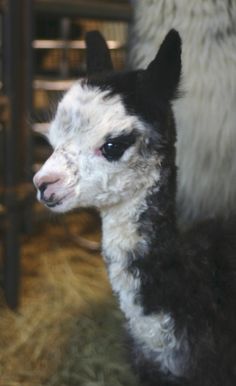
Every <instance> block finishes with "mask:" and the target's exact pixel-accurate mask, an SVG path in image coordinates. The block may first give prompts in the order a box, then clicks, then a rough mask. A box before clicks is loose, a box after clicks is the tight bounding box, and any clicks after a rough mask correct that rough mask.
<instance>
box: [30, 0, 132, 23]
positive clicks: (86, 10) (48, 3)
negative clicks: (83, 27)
mask: <svg viewBox="0 0 236 386" xmlns="http://www.w3.org/2000/svg"><path fill="white" fill-rule="evenodd" d="M35 10H36V12H38V13H45V14H47V15H48V14H49V13H53V14H54V15H60V16H63V17H65V16H72V17H75V16H79V17H86V18H91V19H103V20H104V19H106V20H108V19H109V20H120V21H122V20H123V21H130V20H131V14H132V12H131V6H130V5H129V3H128V1H127V2H124V1H122V2H119V1H116V2H111V1H104V0H101V1H95V0H92V1H88V0H87V1H86V0H76V1H75V0H36V1H35Z"/></svg>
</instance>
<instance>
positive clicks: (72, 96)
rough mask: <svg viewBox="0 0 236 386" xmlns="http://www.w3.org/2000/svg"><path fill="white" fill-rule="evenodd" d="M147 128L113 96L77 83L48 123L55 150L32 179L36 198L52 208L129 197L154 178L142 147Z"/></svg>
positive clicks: (152, 159)
mask: <svg viewBox="0 0 236 386" xmlns="http://www.w3.org/2000/svg"><path fill="white" fill-rule="evenodd" d="M148 132H149V130H148V128H147V125H146V124H144V123H143V122H142V121H141V120H140V119H139V118H138V117H137V116H136V115H131V114H129V113H128V112H127V111H126V109H125V106H124V104H123V102H122V100H121V98H120V97H119V96H118V95H108V91H102V90H101V89H99V88H98V87H92V86H89V85H88V84H86V82H84V81H80V82H77V83H76V84H75V85H74V86H73V87H72V88H71V89H70V90H69V91H68V92H67V94H66V95H65V96H64V98H63V99H62V101H61V102H60V104H59V106H58V109H57V113H56V116H55V119H54V121H53V122H52V123H51V126H50V129H49V133H48V138H49V141H50V143H51V145H52V147H53V149H54V151H53V153H52V155H51V157H50V158H49V159H48V160H47V161H46V162H45V164H44V165H43V166H42V168H41V169H40V170H39V172H38V173H37V174H36V175H35V177H34V184H35V186H36V188H37V190H38V195H37V196H38V199H39V200H40V201H42V203H44V204H45V205H46V206H47V207H49V208H50V209H51V210H52V211H54V212H65V211H68V210H70V209H73V208H75V207H87V206H95V207H97V208H98V209H102V208H103V207H109V206H111V205H115V204H118V203H120V202H121V201H124V200H129V199H131V198H132V196H133V195H135V194H136V193H138V191H139V190H140V189H142V188H143V187H144V186H145V185H147V184H148V185H150V181H151V180H153V179H156V178H158V171H157V170H156V168H155V164H156V157H155V156H153V157H152V156H151V155H150V154H149V155H148V157H147V154H146V155H144V151H141V150H143V149H144V147H145V146H147V144H148V141H149V139H148V136H147V133H148ZM147 180H150V181H147Z"/></svg>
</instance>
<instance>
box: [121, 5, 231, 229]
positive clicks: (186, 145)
mask: <svg viewBox="0 0 236 386" xmlns="http://www.w3.org/2000/svg"><path fill="white" fill-rule="evenodd" d="M132 3H133V9H134V18H133V19H134V20H133V22H132V23H131V26H130V33H129V49H128V51H127V54H128V62H129V67H130V68H132V69H136V68H145V66H146V65H147V63H149V61H151V60H152V59H153V57H154V55H155V53H156V48H157V47H159V45H160V43H161V41H162V39H163V37H164V36H165V34H166V33H167V31H168V30H169V29H170V28H176V29H177V30H178V31H179V33H180V35H181V39H182V41H183V43H182V46H183V55H182V62H183V77H182V91H183V95H182V98H180V99H177V100H175V101H174V104H173V108H174V113H175V118H176V127H177V134H178V135H177V159H176V162H177V165H178V168H179V172H178V189H177V208H178V218H179V219H181V224H184V225H190V224H191V223H193V222H194V221H197V220H198V221H199V220H203V219H205V218H206V217H209V216H211V217H214V216H219V215H221V216H226V217H227V216H228V215H229V214H230V213H231V212H232V210H234V211H235V201H236V167H235V165H236V151H235V143H236V109H235V106H236V28H235V26H236V0H197V1H196V0H145V1H140V0H132Z"/></svg>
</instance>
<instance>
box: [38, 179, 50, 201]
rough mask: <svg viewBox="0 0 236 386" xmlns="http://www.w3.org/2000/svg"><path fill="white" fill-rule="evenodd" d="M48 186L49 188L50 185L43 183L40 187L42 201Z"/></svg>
mask: <svg viewBox="0 0 236 386" xmlns="http://www.w3.org/2000/svg"><path fill="white" fill-rule="evenodd" d="M47 186H48V184H47V183H46V182H43V183H42V184H41V185H40V186H39V187H38V189H39V191H40V198H41V200H44V192H45V190H46V189H47Z"/></svg>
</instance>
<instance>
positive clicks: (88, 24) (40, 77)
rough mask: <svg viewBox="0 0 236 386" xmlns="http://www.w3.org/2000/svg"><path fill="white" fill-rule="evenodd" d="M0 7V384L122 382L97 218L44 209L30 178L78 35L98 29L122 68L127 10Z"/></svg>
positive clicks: (77, 62)
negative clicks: (53, 212)
mask: <svg viewBox="0 0 236 386" xmlns="http://www.w3.org/2000/svg"><path fill="white" fill-rule="evenodd" d="M0 12H1V13H0V33H1V35H0V41H1V45H0V50H1V51H0V82H1V83H0V86H1V89H0V93H1V94H0V236H1V246H0V385H1V386H10V385H11V386H13V385H14V386H16V385H24V386H26V385H27V386H28V385H29V386H33V385H58V386H63V385H91V386H92V385H125V384H127V382H128V384H129V385H131V384H132V382H134V379H133V376H132V374H131V372H130V369H129V367H128V365H127V361H126V359H125V358H126V354H125V353H124V348H123V345H122V339H121V332H120V330H121V324H122V323H123V320H122V316H121V315H120V312H119V311H118V309H117V306H116V304H115V301H114V299H113V297H112V294H111V290H110V285H109V284H108V282H107V278H106V272H105V268H104V265H103V262H102V258H101V256H100V219H99V217H98V215H97V214H96V213H94V212H93V211H91V210H88V211H78V212H74V213H73V214H69V215H66V216H60V217H59V216H53V215H52V214H50V213H49V211H47V210H46V209H44V208H43V206H42V205H40V204H38V203H37V202H36V198H35V189H34V187H33V185H32V177H33V175H34V173H35V171H36V170H38V168H39V167H40V165H41V164H42V163H43V162H44V160H45V159H46V158H47V157H48V156H49V154H50V152H51V149H50V147H49V145H48V144H47V142H46V140H45V139H44V137H43V136H42V134H43V133H44V132H45V130H46V129H47V126H48V124H49V122H50V120H51V118H52V117H53V114H54V111H55V107H56V105H57V101H58V100H59V99H60V98H61V96H62V95H63V93H64V92H65V91H66V90H67V89H68V88H69V87H70V85H71V84H72V83H73V82H74V81H75V80H76V79H78V78H79V77H81V76H83V75H84V74H85V71H86V68H85V42H84V37H85V34H86V32H87V31H89V30H94V29H96V30H99V31H101V32H102V34H103V35H104V36H105V38H106V40H107V43H108V46H109V48H110V50H111V54H112V58H113V62H114V66H115V68H116V69H122V68H123V66H124V62H125V43H126V41H127V25H128V23H129V21H130V18H131V7H130V5H129V4H128V1H126V0H91V1H90V0H86V1H83V0H82V1H81V0H57V1H54V0H35V1H34V2H33V1H31V0H21V1H19V0H7V1H0ZM135 384H136V382H135Z"/></svg>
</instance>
